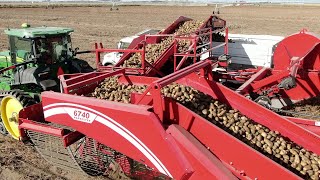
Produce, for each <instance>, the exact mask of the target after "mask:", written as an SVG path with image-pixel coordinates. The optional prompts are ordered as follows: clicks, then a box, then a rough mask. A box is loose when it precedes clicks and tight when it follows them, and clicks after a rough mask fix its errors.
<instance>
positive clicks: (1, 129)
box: [0, 121, 8, 136]
mask: <svg viewBox="0 0 320 180" xmlns="http://www.w3.org/2000/svg"><path fill="white" fill-rule="evenodd" d="M0 134H2V135H4V136H6V135H8V131H7V129H6V127H5V126H4V124H3V122H2V121H0Z"/></svg>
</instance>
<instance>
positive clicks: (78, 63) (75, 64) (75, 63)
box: [70, 59, 94, 73]
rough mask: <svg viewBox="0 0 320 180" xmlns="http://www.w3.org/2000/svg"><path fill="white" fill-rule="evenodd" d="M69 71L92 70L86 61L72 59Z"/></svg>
mask: <svg viewBox="0 0 320 180" xmlns="http://www.w3.org/2000/svg"><path fill="white" fill-rule="evenodd" d="M70 69H71V73H88V72H92V71H94V69H93V68H92V67H91V66H90V65H89V63H88V62H87V61H84V60H81V59H74V60H72V63H71V68H70Z"/></svg>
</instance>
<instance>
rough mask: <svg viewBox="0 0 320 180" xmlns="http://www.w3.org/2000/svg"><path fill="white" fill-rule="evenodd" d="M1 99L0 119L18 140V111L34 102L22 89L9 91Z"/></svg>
mask: <svg viewBox="0 0 320 180" xmlns="http://www.w3.org/2000/svg"><path fill="white" fill-rule="evenodd" d="M8 94H9V95H7V96H5V97H4V98H3V99H2V101H1V107H0V109H1V119H2V123H3V124H4V127H5V129H6V130H7V131H8V133H9V134H10V135H11V136H12V137H13V138H14V139H17V140H19V138H20V136H21V135H20V132H19V128H18V126H19V116H18V115H19V112H20V110H21V109H23V108H24V107H27V106H30V105H32V104H35V103H36V102H35V101H34V100H33V99H32V97H30V96H29V95H28V94H27V93H24V92H22V91H10V92H9V93H8Z"/></svg>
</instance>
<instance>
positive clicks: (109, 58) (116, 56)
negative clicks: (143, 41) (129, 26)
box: [102, 29, 160, 66]
mask: <svg viewBox="0 0 320 180" xmlns="http://www.w3.org/2000/svg"><path fill="white" fill-rule="evenodd" d="M158 32H160V30H156V29H146V30H143V31H141V32H139V33H137V34H135V35H133V36H129V37H125V38H122V39H120V41H119V42H118V43H117V48H118V49H127V48H128V47H129V45H130V44H131V42H132V41H133V40H134V39H135V38H137V37H139V36H140V35H144V34H151V35H152V34H157V33H158ZM122 55H123V53H119V52H111V53H107V54H105V55H104V56H103V61H102V65H104V66H108V65H115V64H116V63H117V62H118V61H119V60H120V58H121V56H122Z"/></svg>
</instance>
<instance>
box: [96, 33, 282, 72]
mask: <svg viewBox="0 0 320 180" xmlns="http://www.w3.org/2000/svg"><path fill="white" fill-rule="evenodd" d="M158 32H159V30H154V29H147V30H144V31H142V32H139V33H137V34H135V35H134V36H130V37H125V38H122V39H121V40H120V41H119V42H118V44H117V46H118V47H117V48H118V49H126V48H128V46H129V45H130V43H131V42H132V41H133V39H135V38H136V37H138V36H139V35H142V34H156V33H158ZM228 36H229V39H231V40H232V43H229V55H230V56H231V58H232V59H231V61H232V63H234V64H244V65H253V66H264V67H271V65H272V56H273V48H274V46H275V45H276V44H277V43H278V42H280V41H281V40H282V39H283V38H284V37H282V36H270V35H246V34H229V35H228ZM220 43H221V42H213V46H217V45H219V44H220ZM223 53H224V47H221V48H218V49H216V50H214V51H213V54H214V55H219V54H223ZM122 54H123V53H118V52H112V53H108V54H105V56H104V58H103V62H102V64H103V65H114V64H116V63H117V62H118V61H119V60H120V58H121V56H122ZM208 55H209V53H206V54H203V55H202V56H201V59H206V57H208Z"/></svg>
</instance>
